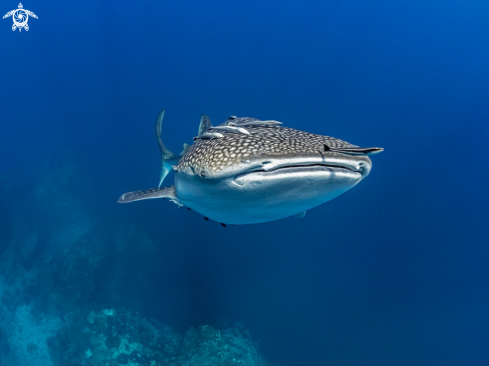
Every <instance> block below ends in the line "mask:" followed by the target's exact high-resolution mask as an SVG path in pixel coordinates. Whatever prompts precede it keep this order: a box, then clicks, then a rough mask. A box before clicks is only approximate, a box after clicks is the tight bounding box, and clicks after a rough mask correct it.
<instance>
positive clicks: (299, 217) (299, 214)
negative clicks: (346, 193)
mask: <svg viewBox="0 0 489 366" xmlns="http://www.w3.org/2000/svg"><path fill="white" fill-rule="evenodd" d="M306 212H307V211H302V212H299V213H298V214H295V215H294V216H295V217H297V218H298V219H302V218H303V217H304V216H306Z"/></svg>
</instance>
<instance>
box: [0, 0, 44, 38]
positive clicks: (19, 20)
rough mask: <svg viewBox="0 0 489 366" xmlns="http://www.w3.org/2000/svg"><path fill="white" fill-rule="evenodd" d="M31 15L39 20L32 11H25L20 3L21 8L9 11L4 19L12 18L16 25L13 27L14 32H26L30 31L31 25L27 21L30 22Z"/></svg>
mask: <svg viewBox="0 0 489 366" xmlns="http://www.w3.org/2000/svg"><path fill="white" fill-rule="evenodd" d="M29 15H30V16H31V17H33V18H36V19H37V15H36V14H34V13H33V12H32V11H29V10H26V9H24V6H23V5H22V3H19V8H18V9H14V10H12V11H9V12H8V13H7V14H5V15H4V16H3V19H5V18H8V17H12V19H13V21H14V24H13V25H12V30H13V31H14V30H16V29H17V28H19V32H20V31H21V30H22V28H24V29H25V30H26V31H28V30H29V25H28V24H27V21H28V20H29Z"/></svg>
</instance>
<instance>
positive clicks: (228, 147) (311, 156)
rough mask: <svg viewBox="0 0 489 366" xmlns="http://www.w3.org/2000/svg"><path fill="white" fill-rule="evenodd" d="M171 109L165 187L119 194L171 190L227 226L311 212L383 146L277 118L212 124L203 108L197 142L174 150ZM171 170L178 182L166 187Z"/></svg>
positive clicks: (356, 177) (367, 167)
mask: <svg viewBox="0 0 489 366" xmlns="http://www.w3.org/2000/svg"><path fill="white" fill-rule="evenodd" d="M164 114H165V110H162V111H161V112H160V114H159V116H158V118H157V120H156V138H157V141H158V146H159V148H160V152H161V158H162V167H161V174H160V183H159V185H158V187H156V188H151V189H146V190H140V191H134V192H128V193H124V194H123V195H122V196H121V197H120V198H119V200H118V202H119V203H128V202H134V201H140V200H145V199H155V198H168V199H169V200H170V201H172V202H174V203H175V204H177V205H178V206H179V207H184V206H186V207H187V208H189V209H191V210H194V211H196V212H198V213H200V214H202V215H203V216H204V217H205V218H206V220H207V219H211V220H214V221H217V222H219V223H221V224H222V225H223V226H225V225H226V224H236V225H237V224H255V223H263V222H268V221H273V220H278V219H282V218H286V217H290V216H296V217H299V218H301V217H304V215H305V213H306V211H307V210H310V209H312V208H314V207H316V206H319V205H321V204H323V203H325V202H328V201H330V200H332V199H333V198H335V197H338V196H339V195H341V194H342V193H344V192H346V191H348V190H349V189H351V188H353V187H354V186H356V185H357V184H358V183H359V182H360V181H361V180H362V179H364V178H365V177H367V175H369V173H370V171H371V169H372V161H371V160H370V156H371V155H374V154H377V153H379V152H381V151H383V149H382V148H379V147H359V146H356V145H352V144H350V143H348V142H346V141H343V140H340V139H337V138H334V137H329V136H323V135H318V134H314V133H309V132H304V131H300V130H296V129H293V128H289V127H284V126H283V123H282V122H279V121H275V120H259V119H256V118H250V117H241V118H238V117H236V116H231V117H229V118H228V119H227V120H226V121H225V122H223V123H222V124H220V125H218V126H212V122H211V120H210V119H209V117H207V116H206V115H202V116H201V120H200V125H199V130H198V135H197V136H196V137H195V138H194V144H193V145H191V146H190V145H187V144H184V149H183V151H182V152H181V154H180V155H175V154H173V153H172V152H171V151H170V150H168V148H167V147H166V146H165V144H164V143H163V141H162V138H161V134H162V131H163V129H162V122H163V117H164ZM171 170H174V171H175V175H174V185H172V186H170V187H163V188H161V185H162V183H163V181H164V179H165V178H166V176H167V174H168V173H169V172H170V171H171Z"/></svg>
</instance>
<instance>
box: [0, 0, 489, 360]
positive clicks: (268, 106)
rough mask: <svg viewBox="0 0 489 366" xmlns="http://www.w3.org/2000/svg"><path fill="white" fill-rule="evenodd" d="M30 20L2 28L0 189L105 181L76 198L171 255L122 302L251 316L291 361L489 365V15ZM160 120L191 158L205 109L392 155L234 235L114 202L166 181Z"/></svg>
mask: <svg viewBox="0 0 489 366" xmlns="http://www.w3.org/2000/svg"><path fill="white" fill-rule="evenodd" d="M23 4H24V8H26V9H29V10H31V11H33V12H34V13H36V14H37V15H38V17H39V19H32V18H31V19H29V25H30V30H29V31H28V32H25V31H22V32H20V33H19V32H18V31H16V32H12V30H11V25H12V20H11V19H4V20H2V21H1V22H0V26H1V27H0V45H1V47H0V56H1V58H0V66H1V67H0V69H1V72H0V88H1V89H0V126H1V128H0V174H1V175H2V176H6V177H9V179H11V180H12V182H13V183H14V185H17V186H20V187H23V186H25V187H26V189H28V188H29V186H28V183H27V182H26V181H25V180H26V176H27V175H26V172H32V171H34V170H35V169H37V168H38V167H39V166H41V165H42V163H43V162H44V161H46V160H47V159H55V160H56V159H60V160H62V159H63V158H64V157H65V156H68V155H70V156H76V161H77V163H78V164H79V165H80V168H79V169H80V170H79V174H83V175H89V176H90V177H91V178H92V179H93V181H94V182H95V183H94V184H93V186H92V187H91V188H90V189H89V190H88V189H86V190H84V189H83V187H80V186H74V188H73V189H74V190H75V189H76V190H77V191H74V192H73V194H79V195H82V196H83V200H84V202H85V204H86V205H87V207H90V208H91V209H92V210H93V212H97V213H98V214H99V215H100V216H101V217H105V219H106V220H109V219H110V220H116V221H117V220H118V221H121V222H124V221H125V222H127V223H130V224H134V225H137V226H138V227H139V228H140V229H142V230H144V231H145V232H147V233H148V235H149V236H150V237H151V238H152V240H154V241H156V242H157V243H158V245H159V247H158V253H156V254H155V256H154V257H152V258H146V259H145V258H142V259H140V262H139V263H137V264H135V266H136V268H140V269H141V271H142V269H144V268H146V269H147V271H146V272H144V271H142V272H139V276H141V278H142V281H143V282H144V283H145V284H146V285H147V286H140V285H137V283H136V282H134V284H132V283H131V279H130V278H128V279H127V290H128V294H127V302H126V303H124V304H111V305H118V306H122V305H127V306H130V307H132V308H136V309H137V310H139V311H140V312H142V313H143V314H145V315H147V316H152V317H156V318H158V319H159V320H160V321H162V322H164V323H167V324H169V325H171V326H172V327H175V328H177V329H182V330H183V329H186V328H187V327H189V326H192V325H198V324H204V323H205V324H209V323H211V324H212V323H215V322H218V321H222V320H223V319H225V320H229V321H236V320H238V321H241V322H242V323H243V324H244V325H245V326H246V327H247V328H248V329H249V330H250V331H251V334H252V336H253V338H254V339H255V340H257V341H259V343H258V344H259V349H260V351H261V352H262V353H263V354H265V356H267V357H268V358H270V359H271V360H272V361H274V362H276V363H278V364H283V365H326V364H327V365H376V366H377V365H486V364H488V363H489V347H488V346H487V345H488V341H489V335H488V333H487V329H488V327H489V313H488V312H487V309H488V308H489V287H488V285H487V284H488V281H489V267H488V266H489V235H488V234H489V233H488V229H487V227H488V225H487V222H488V219H489V216H488V209H487V206H488V203H489V202H488V201H489V200H488V194H487V186H488V183H487V182H488V178H489V173H488V169H487V163H488V161H489V155H488V153H487V141H488V137H489V133H488V132H489V127H488V123H489V118H488V112H489V103H488V101H489V98H488V97H489V3H488V2H487V1H462V0H460V1H441V0H440V1H420V0H414V1H412V0H411V1H404V0H401V1H395V2H393V1H386V0H384V1H377V0H373V1H368V2H365V1H358V0H356V1H354V0H352V1H347V0H334V1H263V0H262V1H232V0H227V1H203V0H199V1H187V0H179V1H138V2H116V1H104V2H95V1H84V2H62V3H61V2H54V1H28V2H25V3H23ZM1 7H2V10H1V11H2V12H3V13H6V12H8V11H9V10H11V9H14V8H16V7H17V3H16V2H8V1H3V2H2V3H1ZM3 13H2V14H3ZM163 107H164V108H167V113H166V117H165V121H164V126H165V128H166V131H165V133H164V141H165V142H166V143H167V145H169V147H170V148H171V149H172V150H174V151H176V152H178V151H179V150H180V149H181V144H182V143H183V142H187V143H190V142H191V141H192V140H191V139H192V137H193V136H195V135H196V133H197V127H198V123H199V118H200V114H201V113H206V114H208V115H209V116H210V118H211V119H212V120H213V121H214V123H215V124H218V123H221V122H222V121H223V120H225V119H226V118H227V117H228V116H229V115H238V116H251V117H256V118H260V119H276V120H280V121H283V122H284V124H285V125H286V126H289V127H293V128H297V129H301V130H305V131H309V132H315V133H319V134H325V135H331V136H334V137H338V138H341V139H344V140H346V141H349V142H351V143H354V144H357V145H362V146H382V147H384V148H385V152H384V153H382V154H381V155H378V156H374V157H373V169H372V172H371V175H370V176H369V177H368V178H367V179H366V180H365V181H364V182H362V183H361V184H360V185H359V186H358V187H356V188H355V189H353V190H352V191H350V192H348V193H347V194H345V195H343V196H341V197H339V198H337V199H336V200H334V201H332V202H329V203H327V204H325V205H323V206H321V207H318V208H315V209H313V210H310V211H309V212H308V214H307V215H306V217H305V218H304V219H302V220H298V219H294V218H290V219H285V220H281V221H276V222H271V223H266V224H260V225H252V226H235V227H231V228H227V229H223V228H221V227H220V226H219V225H217V224H216V223H210V222H205V221H204V220H203V219H202V217H201V216H200V215H198V214H196V213H193V212H188V211H187V210H177V209H176V208H175V206H174V205H171V204H169V203H162V202H160V201H158V202H155V201H146V202H144V203H136V204H133V205H117V204H116V199H117V198H118V196H119V195H120V194H121V193H123V192H125V191H128V190H136V189H143V188H149V187H152V186H155V185H156V184H157V182H158V177H159V166H160V165H159V164H160V162H159V151H158V148H157V145H156V141H155V138H154V121H155V118H156V116H157V114H158V112H159V111H160V109H161V108H163ZM169 182H170V179H169V180H168V182H165V183H167V184H170V183H169ZM30 188H32V187H30ZM30 188H29V189H30ZM2 200H3V202H2V205H6V206H8V200H9V198H8V197H3V198H2ZM36 219H37V220H40V221H41V222H42V217H39V218H36ZM3 221H4V220H3ZM144 261H147V262H146V263H143V262H144ZM128 277H129V276H128ZM138 283H140V282H138ZM100 301H101V302H103V299H101V300H100Z"/></svg>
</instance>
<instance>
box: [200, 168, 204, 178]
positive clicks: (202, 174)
mask: <svg viewBox="0 0 489 366" xmlns="http://www.w3.org/2000/svg"><path fill="white" fill-rule="evenodd" d="M200 176H201V178H204V179H205V172H204V171H203V170H202V171H201V172H200Z"/></svg>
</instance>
